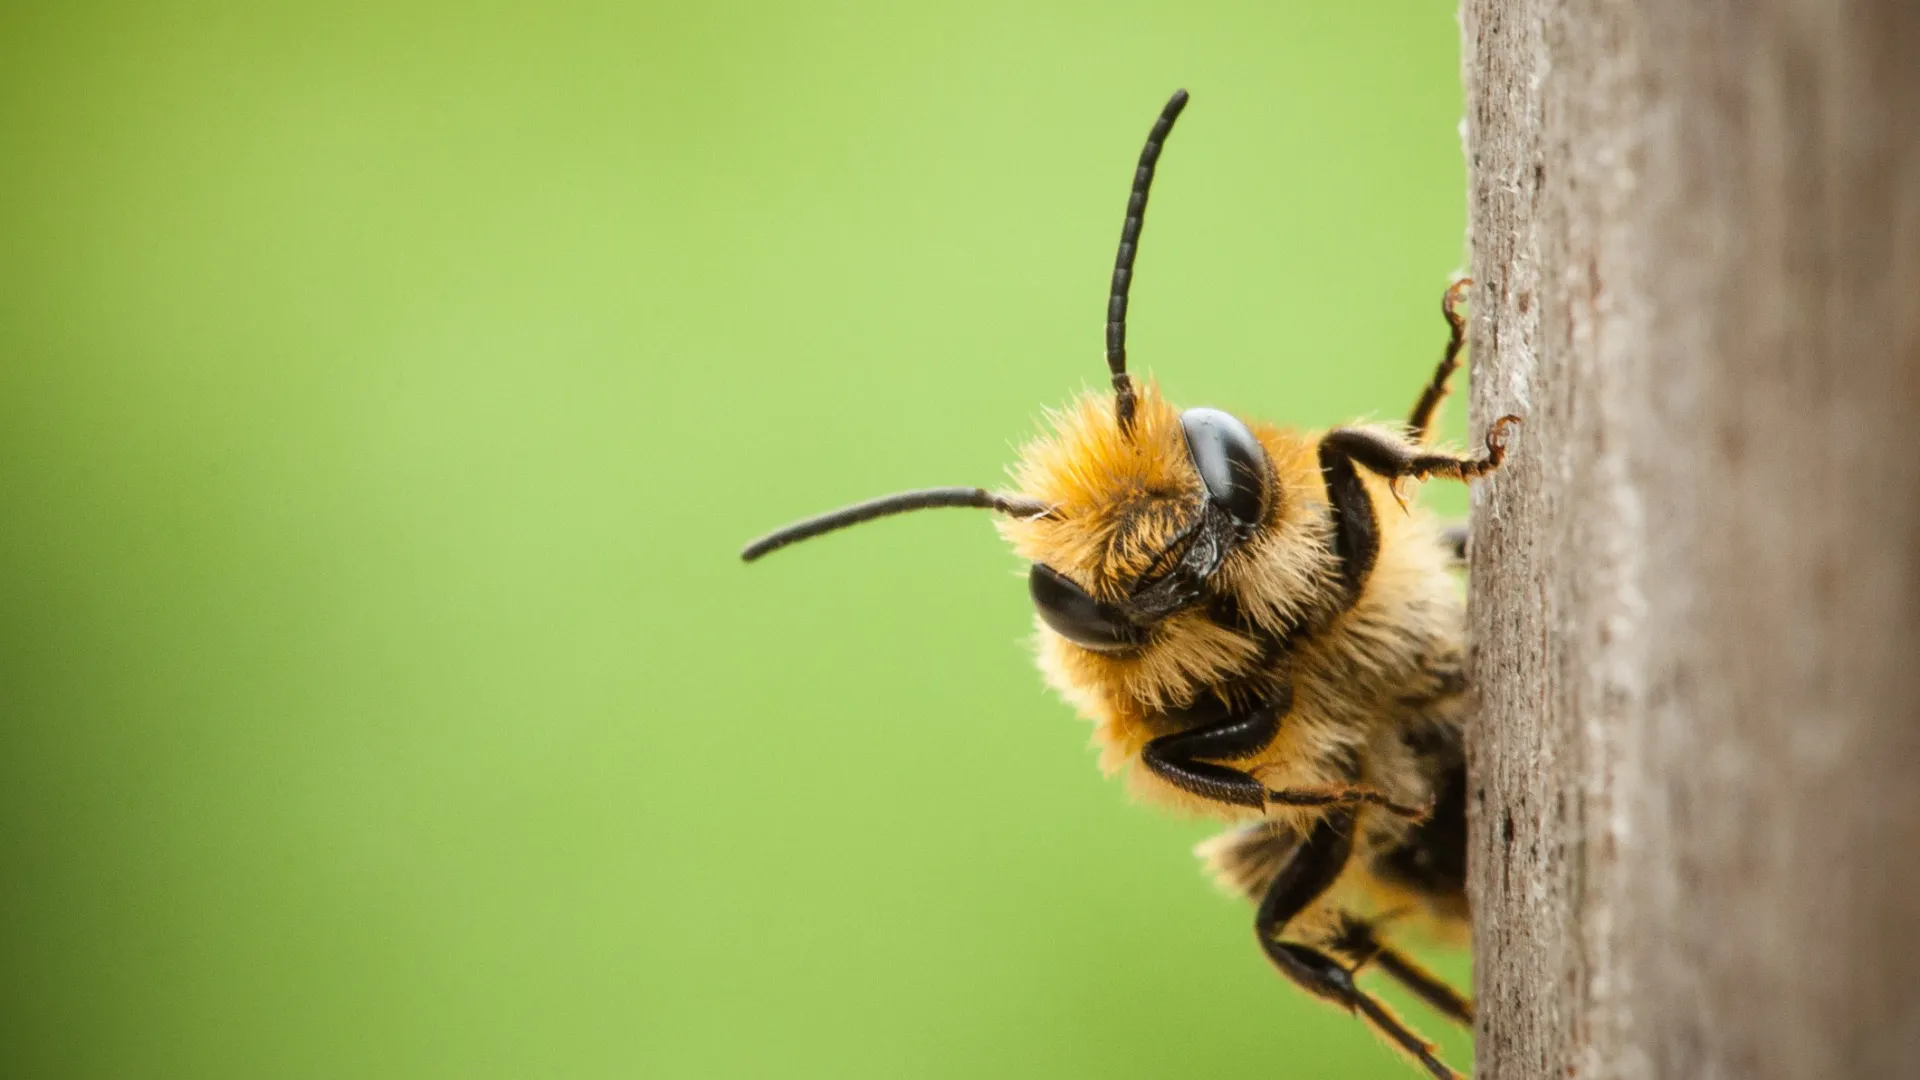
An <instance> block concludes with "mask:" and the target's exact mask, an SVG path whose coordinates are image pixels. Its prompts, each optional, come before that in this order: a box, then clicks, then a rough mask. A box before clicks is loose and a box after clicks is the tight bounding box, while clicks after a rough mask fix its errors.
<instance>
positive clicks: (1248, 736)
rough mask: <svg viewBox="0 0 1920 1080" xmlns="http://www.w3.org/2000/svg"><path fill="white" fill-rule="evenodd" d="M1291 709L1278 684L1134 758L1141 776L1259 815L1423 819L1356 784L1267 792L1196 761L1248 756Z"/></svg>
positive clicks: (1287, 691)
mask: <svg viewBox="0 0 1920 1080" xmlns="http://www.w3.org/2000/svg"><path fill="white" fill-rule="evenodd" d="M1292 707H1293V689H1292V688H1291V687H1290V686H1286V685H1284V684H1283V685H1282V686H1281V687H1280V688H1279V689H1278V690H1276V691H1275V692H1274V693H1273V695H1272V696H1271V697H1269V698H1268V699H1267V700H1266V701H1265V702H1263V703H1261V704H1260V705H1258V706H1256V707H1254V708H1253V709H1250V710H1248V711H1247V712H1244V713H1239V714H1229V715H1227V716H1225V717H1223V718H1221V719H1219V720H1215V721H1213V722H1211V723H1207V724H1205V725H1203V726H1200V727H1196V728H1192V729H1190V730H1188V731H1180V732H1175V733H1174V734H1172V735H1162V736H1161V737H1159V738H1157V739H1155V740H1153V741H1152V742H1150V743H1148V744H1147V746H1146V749H1145V750H1143V751H1142V752H1141V754H1140V763H1141V764H1143V765H1145V766H1146V767H1147V771H1148V772H1151V773H1153V775H1155V776H1157V777H1159V778H1160V779H1162V780H1165V781H1166V782H1167V783H1169V784H1172V785H1173V786H1174V787H1177V788H1179V789H1180V790H1182V791H1186V792H1190V793H1192V794H1194V795H1198V796H1200V797H1201V798H1203V799H1211V800H1213V801H1214V802H1221V803H1227V804H1230V805H1233V806H1245V807H1250V808H1252V809H1255V810H1264V809H1266V808H1267V807H1269V806H1305V807H1329V808H1349V809H1350V808H1352V807H1355V806H1379V807H1384V808H1385V809H1387V810H1388V811H1390V812H1392V813H1395V814H1398V815H1400V816H1402V817H1406V818H1413V819H1415V820H1420V819H1424V818H1425V817H1426V816H1427V812H1428V808H1426V807H1415V806H1403V805H1401V804H1399V803H1396V802H1394V801H1392V800H1391V799H1388V798H1387V797H1386V795H1384V794H1382V793H1381V792H1380V791H1378V790H1376V789H1374V788H1370V787H1367V786H1364V785H1360V784H1340V785H1337V786H1330V787H1309V788H1283V789H1280V790H1277V791H1276V790H1273V789H1271V788H1269V787H1267V785H1266V784H1264V783H1262V782H1261V781H1260V780H1259V779H1258V778H1256V777H1255V776H1254V775H1253V774H1252V773H1249V772H1247V771H1245V770H1243V769H1236V768H1233V767H1232V766H1229V765H1219V764H1215V763H1214V761H1206V760H1202V759H1205V758H1213V759H1215V760H1216V761H1235V760H1239V759H1243V758H1249V757H1252V756H1253V755H1255V754H1258V753H1259V752H1260V751H1262V750H1265V749H1266V748H1267V747H1268V746H1270V745H1271V744H1272V743H1273V739H1274V736H1276V735H1278V734H1280V720H1281V718H1282V717H1284V716H1285V715H1286V714H1287V711H1288V710H1289V709H1291V708H1292Z"/></svg>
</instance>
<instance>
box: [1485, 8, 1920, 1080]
mask: <svg viewBox="0 0 1920 1080" xmlns="http://www.w3.org/2000/svg"><path fill="white" fill-rule="evenodd" d="M1462 26H1463V31H1464V34H1465V50H1464V67H1465V77H1466V82H1467V90H1468V121H1467V136H1466V138H1467V151H1468V158H1469V168H1470V176H1471V179H1470V191H1471V195H1470V197H1471V200H1472V206H1471V212H1470V216H1471V228H1472V247H1473V274H1474V277H1475V278H1476V279H1477V281H1478V282H1479V285H1478V288H1477V289H1476V291H1475V293H1474V304H1475V307H1474V317H1473V328H1472V335H1473V336H1472V347H1473V417H1474V421H1475V430H1476V431H1478V430H1483V429H1484V427H1485V425H1486V424H1487V423H1488V422H1489V421H1491V420H1492V419H1493V418H1494V417H1496V416H1498V415H1500V414H1502V413H1507V412H1514V413H1519V414H1521V415H1522V416H1524V417H1525V419H1526V427H1525V428H1524V430H1523V431H1522V432H1521V433H1520V435H1519V439H1518V441H1517V445H1516V448H1515V451H1514V454H1513V456H1512V457H1511V458H1510V459H1509V463H1508V465H1507V467H1506V469H1505V470H1504V471H1502V472H1501V473H1499V474H1498V475H1497V476H1495V477H1493V478H1492V479H1491V480H1489V481H1487V482H1484V483H1483V484H1481V485H1480V486H1479V487H1478V488H1477V490H1476V494H1475V504H1474V539H1473V548H1472V552H1473V554H1472V568H1471V574H1472V589H1473V592H1472V596H1473V611H1472V624H1473V626H1472V628H1473V634H1474V640H1475V655H1474V670H1475V678H1476V680H1477V683H1478V685H1479V687H1480V690H1481V694H1482V699H1483V705H1482V710H1481V713H1480V716H1479V717H1478V719H1477V721H1476V726H1475V728H1474V730H1473V732H1472V741H1473V763H1472V767H1473V770H1474V779H1473V785H1474V787H1473V796H1474V797H1473V801H1472V806H1471V820H1472V831H1473V845H1474V847H1473V851H1474V855H1475V857H1474V861H1473V867H1472V883H1471V887H1472V891H1473V898H1474V903H1475V909H1476V910H1475V918H1476V930H1475V933H1476V958H1477V959H1476V966H1477V971H1476V974H1475V981H1476V989H1477V992H1478V994H1479V998H1480V1006H1481V1007H1480V1014H1479V1015H1480V1030H1479V1032H1478V1038H1477V1054H1478V1072H1479V1075H1481V1076H1483V1077H1489V1078H1495V1080H1521V1078H1526V1080H1535V1078H1539V1077H1567V1076H1573V1077H1581V1078H1613V1077H1621V1078H1644V1077H1674V1078H1684V1080H1706V1078H1728V1080H1732V1078H1743V1080H1744V1078H1755V1080H1765V1078H1772V1077H1783V1078H1784V1077H1817V1078H1829V1077H1844V1078H1851V1077H1862V1078H1867V1077H1872V1078H1876V1080H1878V1078H1891V1077H1914V1076H1920V4H1914V3H1910V2H1903V0H1857V2H1814V0H1700V2H1691V0H1630V2H1605V3H1603V2H1599V0H1570V2H1548V0H1466V2H1465V4H1464V9H1463V12H1462Z"/></svg>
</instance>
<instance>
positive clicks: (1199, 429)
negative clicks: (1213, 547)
mask: <svg viewBox="0 0 1920 1080" xmlns="http://www.w3.org/2000/svg"><path fill="white" fill-rule="evenodd" d="M1180 430H1181V431H1183V432H1185V433H1186V436H1187V456H1188V457H1190V458H1192V459H1193V467H1194V470H1195V471H1196V472H1198V473H1199V474H1200V482H1201V483H1203V484H1205V485H1206V487H1207V499H1208V501H1210V502H1212V503H1214V504H1216V505H1218V506H1219V507H1220V508H1221V509H1223V510H1225V511H1226V512H1227V513H1228V514H1230V515H1232V517H1233V520H1234V522H1235V523H1236V524H1239V525H1241V526H1244V527H1247V528H1252V527H1253V526H1255V525H1258V524H1260V522H1261V521H1263V520H1265V518H1266V516H1267V487H1268V484H1269V482H1270V481H1269V477H1271V476H1272V474H1273V470H1272V468H1271V467H1270V466H1268V464H1267V451H1266V449H1265V448H1263V447H1262V446H1261V445H1260V440H1258V439H1256V438H1254V437H1253V432H1251V431H1248V430H1247V425H1245V424H1243V423H1241V422H1240V421H1239V420H1236V419H1234V418H1233V417H1232V416H1230V415H1228V414H1227V413H1223V412H1221V411H1220V410H1219V409H1188V410H1187V411H1186V412H1183V413H1181V414H1180Z"/></svg>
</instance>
